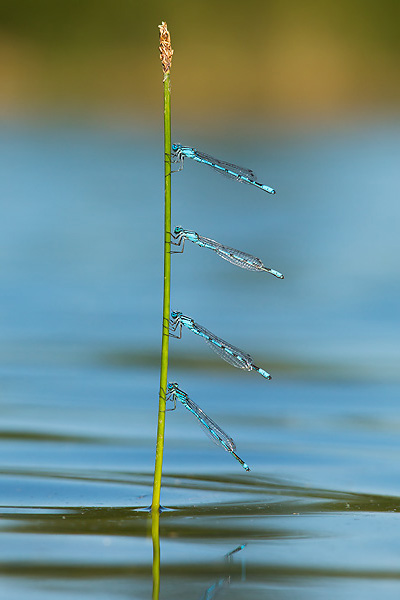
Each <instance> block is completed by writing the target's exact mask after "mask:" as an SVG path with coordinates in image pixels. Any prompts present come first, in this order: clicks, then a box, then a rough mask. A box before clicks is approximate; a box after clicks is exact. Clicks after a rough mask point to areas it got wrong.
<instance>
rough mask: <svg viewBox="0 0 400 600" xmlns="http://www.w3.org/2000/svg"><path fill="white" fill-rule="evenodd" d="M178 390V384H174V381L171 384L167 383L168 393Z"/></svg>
mask: <svg viewBox="0 0 400 600" xmlns="http://www.w3.org/2000/svg"><path fill="white" fill-rule="evenodd" d="M177 389H178V384H177V383H176V381H172V382H171V383H169V384H168V385H167V390H168V392H173V391H174V390H177Z"/></svg>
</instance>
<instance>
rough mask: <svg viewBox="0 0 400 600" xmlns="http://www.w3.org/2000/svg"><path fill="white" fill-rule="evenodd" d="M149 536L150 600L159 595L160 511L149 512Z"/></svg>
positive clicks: (156, 599)
mask: <svg viewBox="0 0 400 600" xmlns="http://www.w3.org/2000/svg"><path fill="white" fill-rule="evenodd" d="M151 537H152V539H153V594H152V600H158V599H159V596H160V513H159V511H158V510H153V511H152V512H151Z"/></svg>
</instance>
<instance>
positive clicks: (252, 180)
mask: <svg viewBox="0 0 400 600" xmlns="http://www.w3.org/2000/svg"><path fill="white" fill-rule="evenodd" d="M185 158H192V159H193V160H196V161H197V162H199V163H202V164H203V165H208V166H209V167H212V168H213V169H215V171H217V172H218V173H221V174H222V175H226V177H229V178H230V179H236V181H241V182H242V183H249V184H250V185H255V186H256V187H258V188H260V190H264V192H268V193H269V194H275V190H274V189H273V188H271V187H269V186H268V185H264V184H263V183H258V181H256V175H255V173H254V171H252V170H251V169H246V168H245V167H239V166H238V165H234V164H233V163H228V162H226V161H225V160H220V159H219V158H214V157H213V156H210V155H209V154H206V153H205V152H200V150H197V149H196V148H191V147H190V146H182V144H172V161H173V162H175V163H179V168H178V171H181V170H182V169H183V161H184V160H185Z"/></svg>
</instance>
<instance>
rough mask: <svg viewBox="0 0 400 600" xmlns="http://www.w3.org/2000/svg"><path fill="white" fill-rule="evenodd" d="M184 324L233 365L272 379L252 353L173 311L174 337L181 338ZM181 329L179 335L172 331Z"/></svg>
mask: <svg viewBox="0 0 400 600" xmlns="http://www.w3.org/2000/svg"><path fill="white" fill-rule="evenodd" d="M182 325H184V326H185V327H187V328H188V329H190V331H192V332H193V333H195V334H196V335H199V336H200V337H202V338H203V339H204V340H205V341H206V342H207V344H208V345H209V346H210V347H211V348H212V349H213V350H214V351H215V352H216V353H217V354H219V356H220V357H221V358H223V359H224V360H226V362H228V363H229V364H230V365H232V366H233V367H237V368H238V369H245V370H246V371H257V372H258V373H260V375H262V376H263V377H265V378H266V379H271V375H270V374H269V373H267V371H264V369H261V368H260V367H257V366H256V365H255V364H254V361H253V358H252V357H251V356H250V354H247V353H246V352H243V350H240V348H236V346H233V345H232V344H230V343H229V342H226V341H225V340H223V339H221V338H220V337H218V336H217V335H215V334H214V333H212V332H211V331H208V329H206V328H205V327H203V326H202V325H199V324H198V323H196V322H195V321H194V320H193V319H191V318H190V317H187V316H186V315H184V314H182V313H181V312H179V311H171V319H170V335H171V336H172V337H176V338H179V339H180V338H181V337H182ZM177 329H178V330H179V334H178V335H174V334H173V333H172V332H175V331H176V330H177Z"/></svg>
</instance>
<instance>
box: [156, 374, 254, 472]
mask: <svg viewBox="0 0 400 600" xmlns="http://www.w3.org/2000/svg"><path fill="white" fill-rule="evenodd" d="M167 400H171V401H172V402H173V403H174V407H173V408H172V409H170V410H174V409H175V408H176V401H177V400H179V402H181V403H182V404H183V406H184V407H185V408H187V409H188V410H189V411H190V412H191V413H192V414H193V415H194V416H195V417H196V418H197V419H198V420H199V423H200V424H201V425H202V427H203V429H204V430H205V432H206V433H207V434H208V435H209V436H210V437H211V439H212V440H213V441H215V442H217V443H218V444H220V445H221V446H222V447H223V448H224V450H226V451H227V452H229V453H230V454H232V456H233V457H234V458H236V460H237V461H238V462H240V464H241V465H242V467H243V469H244V470H245V471H250V467H249V466H248V465H247V464H246V463H245V462H244V461H243V460H242V459H241V458H240V456H238V455H237V454H236V452H235V450H236V445H235V442H234V441H233V439H232V438H231V437H229V435H227V434H226V433H225V431H223V430H222V429H221V427H220V426H219V425H217V423H216V422H215V421H213V420H212V419H210V417H209V416H207V415H206V413H205V412H204V410H202V409H201V408H200V406H198V405H197V404H196V403H195V402H193V400H191V399H190V398H189V396H188V395H187V394H186V392H184V391H183V390H181V389H179V386H178V384H177V383H175V382H174V383H169V384H168V385H167Z"/></svg>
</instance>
